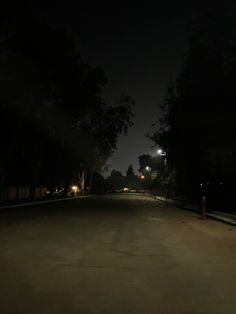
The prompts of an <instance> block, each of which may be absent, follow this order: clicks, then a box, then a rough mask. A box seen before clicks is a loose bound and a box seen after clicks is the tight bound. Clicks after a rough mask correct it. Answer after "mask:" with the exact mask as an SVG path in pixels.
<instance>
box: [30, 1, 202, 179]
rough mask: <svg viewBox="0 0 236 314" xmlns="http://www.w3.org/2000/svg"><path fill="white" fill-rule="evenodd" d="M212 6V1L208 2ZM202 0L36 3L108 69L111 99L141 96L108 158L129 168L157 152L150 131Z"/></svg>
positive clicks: (84, 53) (115, 166)
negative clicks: (124, 133)
mask: <svg viewBox="0 0 236 314" xmlns="http://www.w3.org/2000/svg"><path fill="white" fill-rule="evenodd" d="M205 5H206V4H205ZM202 6H204V4H202V3H201V2H200V1H175V2H174V1H171V0H166V1H152V2H147V1H145V2H143V3H142V5H138V4H136V5H135V6H134V5H133V4H131V2H129V3H127V2H126V3H124V4H122V3H121V2H111V1H110V2H109V4H105V3H104V2H103V3H102V2H100V1H99V2H96V3H94V2H86V3H85V2H84V3H83V4H80V2H79V1H74V2H72V1H64V2H60V3H59V2H57V1H50V3H49V2H47V3H46V2H43V1H40V3H34V5H33V6H32V11H33V13H34V14H35V15H36V16H38V17H43V18H46V19H47V20H48V21H50V23H53V24H54V25H55V26H59V27H66V28H67V30H68V31H69V32H70V33H71V34H73V35H74V36H75V37H76V39H77V42H78V49H79V51H80V53H81V56H82V60H84V61H87V62H88V63H90V64H91V65H93V66H98V67H102V68H103V69H104V70H105V73H106V77H107V79H108V84H107V87H106V89H105V90H104V94H103V98H104V100H105V101H107V102H109V103H112V104H116V103H117V102H118V101H119V97H120V95H121V94H128V95H131V96H132V97H133V98H134V99H135V103H136V104H135V108H134V114H135V118H134V122H135V124H134V126H133V127H132V128H131V129H130V130H129V133H128V136H122V137H120V139H119V142H118V149H117V151H116V152H115V153H114V154H113V156H112V157H111V158H110V160H109V161H108V165H109V170H112V169H116V170H120V171H122V172H123V173H125V172H126V170H127V168H128V166H129V165H130V164H133V166H134V169H135V170H136V171H137V169H138V156H139V155H140V154H143V153H150V154H154V153H155V151H156V149H155V148H151V146H152V142H151V141H150V140H149V139H147V138H146V137H145V134H147V133H151V132H152V127H151V125H152V123H153V122H155V121H156V120H157V118H158V106H157V105H158V104H159V103H160V102H162V100H163V97H164V96H165V92H166V87H167V85H168V82H169V81H170V79H175V78H176V76H177V74H178V71H179V70H180V66H181V63H182V61H183V58H184V54H185V51H186V40H187V35H188V25H189V22H190V21H191V20H192V18H193V17H194V16H195V15H196V12H198V10H199V8H201V7H202Z"/></svg>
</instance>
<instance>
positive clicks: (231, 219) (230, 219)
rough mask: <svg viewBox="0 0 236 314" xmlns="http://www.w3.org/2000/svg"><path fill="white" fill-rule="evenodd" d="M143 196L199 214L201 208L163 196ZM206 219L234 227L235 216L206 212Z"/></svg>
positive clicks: (225, 213) (235, 224)
mask: <svg viewBox="0 0 236 314" xmlns="http://www.w3.org/2000/svg"><path fill="white" fill-rule="evenodd" d="M145 195H148V196H151V197H153V198H154V199H157V200H158V201H161V202H165V203H168V204H171V205H174V206H177V207H180V208H183V209H186V210H191V211H194V212H196V213H199V214H201V207H199V206H196V205H192V204H188V203H186V202H184V201H177V200H173V199H170V198H166V197H163V196H156V195H152V194H148V193H145ZM206 217H209V218H212V219H216V220H219V221H222V222H225V223H228V224H230V225H233V226H236V215H233V214H230V213H227V212H219V211H214V210H213V211H211V212H206Z"/></svg>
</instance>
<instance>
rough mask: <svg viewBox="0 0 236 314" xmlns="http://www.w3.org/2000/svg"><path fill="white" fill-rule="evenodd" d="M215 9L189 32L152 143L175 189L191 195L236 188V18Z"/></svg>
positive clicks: (228, 11) (227, 10) (229, 10)
mask: <svg viewBox="0 0 236 314" xmlns="http://www.w3.org/2000/svg"><path fill="white" fill-rule="evenodd" d="M233 12H234V13H235V11H233V10H232V8H231V7H230V6H229V3H227V4H225V5H224V6H223V7H220V6H217V5H216V6H214V7H212V8H211V9H210V10H209V11H207V12H205V13H204V14H202V15H201V16H200V17H199V18H198V19H197V20H195V21H194V22H193V23H192V25H191V28H190V36H189V44H188V47H189V48H188V52H187V54H186V57H185V62H184V64H183V67H182V71H181V73H180V75H179V78H178V79H177V80H176V82H174V83H171V84H170V86H169V88H168V91H167V96H166V99H165V101H164V103H163V104H162V106H161V108H162V117H161V118H160V119H159V125H160V127H159V129H158V130H157V131H156V132H155V133H154V134H153V135H152V136H151V138H152V140H153V141H154V142H155V143H157V144H158V145H160V146H161V147H163V148H164V150H165V151H166V152H167V160H168V165H169V166H170V167H172V168H173V169H175V170H176V179H177V186H178V188H179V190H180V191H182V192H184V193H185V194H188V195H194V194H196V193H198V192H199V187H200V185H201V186H202V185H207V184H208V185H209V184H215V185H217V186H222V183H224V184H225V185H227V184H228V185H231V187H232V186H233V184H235V175H236V171H235V170H236V168H235V161H236V146H235V139H234V137H235V136H234V134H236V129H235V123H234V114H233V112H235V103H236V98H235V91H234V78H235V75H236V32H235V30H236V28H235V16H234V15H233Z"/></svg>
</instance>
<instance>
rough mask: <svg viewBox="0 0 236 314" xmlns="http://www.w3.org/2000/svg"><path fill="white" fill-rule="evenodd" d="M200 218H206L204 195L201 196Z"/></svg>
mask: <svg viewBox="0 0 236 314" xmlns="http://www.w3.org/2000/svg"><path fill="white" fill-rule="evenodd" d="M202 219H206V196H203V197H202Z"/></svg>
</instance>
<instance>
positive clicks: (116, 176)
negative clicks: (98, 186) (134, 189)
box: [107, 170, 125, 191]
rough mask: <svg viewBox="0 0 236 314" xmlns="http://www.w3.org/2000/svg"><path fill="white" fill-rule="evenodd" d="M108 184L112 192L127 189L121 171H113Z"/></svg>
mask: <svg viewBox="0 0 236 314" xmlns="http://www.w3.org/2000/svg"><path fill="white" fill-rule="evenodd" d="M107 183H108V186H109V188H110V189H111V190H112V191H116V190H121V189H123V188H124V187H125V177H124V176H123V175H122V173H121V172H120V171H116V170H112V172H111V174H110V176H109V177H108V178H107Z"/></svg>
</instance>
